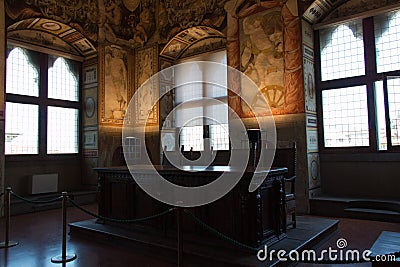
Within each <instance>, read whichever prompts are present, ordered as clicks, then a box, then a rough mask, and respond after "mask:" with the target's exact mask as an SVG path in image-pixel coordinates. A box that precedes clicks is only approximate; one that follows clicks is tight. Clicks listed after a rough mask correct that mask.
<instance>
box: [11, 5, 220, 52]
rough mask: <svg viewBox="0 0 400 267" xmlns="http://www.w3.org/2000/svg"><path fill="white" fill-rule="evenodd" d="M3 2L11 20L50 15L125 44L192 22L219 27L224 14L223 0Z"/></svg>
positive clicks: (99, 38)
mask: <svg viewBox="0 0 400 267" xmlns="http://www.w3.org/2000/svg"><path fill="white" fill-rule="evenodd" d="M5 3H6V6H7V8H6V11H7V15H8V17H9V18H10V19H11V20H12V21H13V22H16V21H20V20H22V19H29V18H47V19H52V20H55V21H58V22H62V23H64V24H66V25H69V26H71V27H73V28H74V29H76V30H78V31H79V32H81V33H83V34H84V35H85V36H86V37H87V38H88V39H90V40H91V41H92V42H93V41H94V42H99V43H111V44H116V45H119V46H124V47H129V48H137V47H144V46H145V45H146V44H147V43H149V41H150V40H151V39H152V38H157V41H158V42H160V43H166V42H168V41H169V39H170V38H172V36H174V35H176V34H177V33H178V32H180V31H182V30H185V29H187V28H190V27H192V26H197V25H207V26H211V27H213V28H217V29H222V27H224V25H225V23H224V22H225V18H226V13H225V10H224V8H223V6H224V1H215V0H194V1H175V0H160V1H153V0H88V1H82V0H75V1H66V0H64V1H58V0H35V1H31V0H22V1H15V0H6V1H5ZM157 20H158V21H157ZM156 24H157V25H158V33H157V34H156Z"/></svg>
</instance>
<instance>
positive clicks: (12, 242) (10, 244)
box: [0, 241, 18, 248]
mask: <svg viewBox="0 0 400 267" xmlns="http://www.w3.org/2000/svg"><path fill="white" fill-rule="evenodd" d="M16 245H18V242H17V241H8V244H7V245H6V242H0V248H9V247H13V246H16Z"/></svg>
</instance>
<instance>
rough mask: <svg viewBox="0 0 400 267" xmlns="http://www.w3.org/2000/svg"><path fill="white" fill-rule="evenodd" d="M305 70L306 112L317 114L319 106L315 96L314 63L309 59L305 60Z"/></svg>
mask: <svg viewBox="0 0 400 267" xmlns="http://www.w3.org/2000/svg"><path fill="white" fill-rule="evenodd" d="M303 68H304V92H305V101H306V111H307V112H312V113H316V112H317V104H316V95H315V78H314V76H315V75H314V62H313V61H312V60H310V59H308V58H303Z"/></svg>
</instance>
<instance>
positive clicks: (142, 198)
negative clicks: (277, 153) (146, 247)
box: [95, 166, 287, 247]
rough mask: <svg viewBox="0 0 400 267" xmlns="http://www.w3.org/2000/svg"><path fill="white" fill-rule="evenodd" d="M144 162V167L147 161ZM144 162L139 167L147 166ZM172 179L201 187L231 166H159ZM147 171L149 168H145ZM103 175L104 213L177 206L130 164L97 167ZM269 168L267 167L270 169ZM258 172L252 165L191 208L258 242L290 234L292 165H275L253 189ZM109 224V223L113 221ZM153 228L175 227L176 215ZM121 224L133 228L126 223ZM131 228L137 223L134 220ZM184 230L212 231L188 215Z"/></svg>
mask: <svg viewBox="0 0 400 267" xmlns="http://www.w3.org/2000/svg"><path fill="white" fill-rule="evenodd" d="M142 167H143V166H142ZM142 167H141V166H138V167H137V168H138V169H140V168H142ZM155 168H156V170H157V171H158V172H159V173H160V174H161V175H162V176H163V177H164V178H165V179H167V180H169V181H171V182H173V183H176V184H179V185H184V186H198V185H201V184H205V183H209V182H211V181H213V180H214V179H216V178H218V177H219V175H220V174H221V173H222V172H224V171H235V170H234V169H233V168H231V167H229V166H211V167H209V168H207V169H206V170H205V171H202V172H186V171H181V170H178V169H175V168H173V167H170V166H155ZM144 170H145V168H144ZM95 171H97V172H98V175H99V180H98V181H99V187H98V188H99V215H101V216H104V217H108V218H118V219H131V218H138V217H145V216H149V215H152V214H156V213H159V212H162V211H164V210H167V209H168V208H170V207H171V206H168V205H166V204H164V203H161V202H159V201H157V200H155V199H153V198H152V197H150V196H149V195H147V194H146V193H145V192H144V191H143V190H142V189H141V188H140V187H139V186H138V185H137V184H136V182H135V181H134V179H133V178H132V176H131V174H130V173H129V171H128V168H127V167H126V166H123V167H109V168H95ZM266 171H268V170H264V171H263V172H266ZM253 173H254V171H253V170H252V169H247V170H246V171H245V172H244V174H243V176H242V178H241V180H240V181H239V183H238V184H237V185H236V186H235V187H234V188H233V189H232V190H231V191H230V192H229V193H228V194H226V195H225V196H224V197H222V198H221V199H219V200H217V201H215V202H213V203H210V204H208V205H205V206H201V207H195V208H188V209H187V210H188V211H189V212H191V213H193V214H194V215H195V216H196V217H197V218H199V219H200V220H201V221H203V222H204V223H206V224H207V225H209V226H211V227H213V228H215V229H217V230H218V231H219V232H221V233H223V234H224V235H226V236H229V237H231V238H233V239H235V240H237V241H240V242H242V243H244V244H246V245H249V246H252V247H260V246H263V245H264V244H268V245H270V244H272V243H275V242H276V241H279V240H281V239H282V238H284V237H285V236H286V235H285V232H286V227H285V225H284V224H283V216H285V211H284V206H285V205H284V186H283V178H284V176H285V175H286V173H287V168H272V169H271V170H269V173H268V176H267V178H266V179H265V180H264V182H263V183H262V185H261V186H260V187H259V188H258V189H257V190H255V191H254V192H252V193H249V192H248V186H249V182H250V179H251V178H252V176H253ZM103 223H109V222H107V221H105V222H103ZM146 225H151V227H154V228H155V229H158V230H160V229H161V228H165V227H167V228H169V229H175V227H176V217H175V214H171V215H168V216H167V218H164V219H156V220H153V221H152V222H150V224H146ZM121 227H127V226H126V225H122V224H121ZM129 227H135V226H134V225H133V226H132V225H130V226H129ZM183 231H184V232H186V233H190V234H195V235H198V236H199V238H201V236H203V235H206V234H209V233H208V232H205V230H204V229H202V228H201V227H199V226H198V225H196V224H195V223H194V222H193V221H192V220H191V218H188V216H184V218H183Z"/></svg>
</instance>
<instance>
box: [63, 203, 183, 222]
mask: <svg viewBox="0 0 400 267" xmlns="http://www.w3.org/2000/svg"><path fill="white" fill-rule="evenodd" d="M69 202H71V204H72V205H73V206H75V207H76V208H78V209H79V210H81V211H83V212H84V213H86V214H88V215H90V216H93V217H95V218H97V219H100V220H105V221H110V222H117V223H135V222H143V221H148V220H151V219H155V218H158V217H162V216H164V215H166V214H168V213H170V212H172V211H173V210H175V209H176V208H170V209H168V210H165V211H163V212H160V213H157V214H154V215H150V216H147V217H142V218H135V219H115V218H108V217H104V216H101V215H97V214H95V213H93V212H91V211H89V210H86V209H84V208H82V207H81V206H79V205H78V204H77V203H76V202H75V201H73V200H72V199H69Z"/></svg>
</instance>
